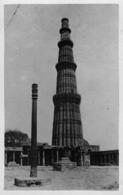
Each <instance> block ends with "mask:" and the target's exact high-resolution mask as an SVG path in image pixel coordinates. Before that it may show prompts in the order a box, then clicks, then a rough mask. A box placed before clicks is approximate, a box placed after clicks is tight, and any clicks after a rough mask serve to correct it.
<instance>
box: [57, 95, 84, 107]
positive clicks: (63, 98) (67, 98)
mask: <svg viewBox="0 0 123 195" xmlns="http://www.w3.org/2000/svg"><path fill="white" fill-rule="evenodd" d="M66 102H69V103H76V104H80V102H81V96H80V95H79V94H74V93H63V94H56V95H54V96H53V103H54V105H57V104H61V103H66Z"/></svg>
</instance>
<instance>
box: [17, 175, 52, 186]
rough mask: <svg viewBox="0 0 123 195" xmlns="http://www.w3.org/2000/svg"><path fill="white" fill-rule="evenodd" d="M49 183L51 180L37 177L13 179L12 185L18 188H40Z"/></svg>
mask: <svg viewBox="0 0 123 195" xmlns="http://www.w3.org/2000/svg"><path fill="white" fill-rule="evenodd" d="M50 182H51V178H38V177H27V178H23V177H22V178H21V177H20V178H15V181H14V184H15V185H16V186H19V187H30V186H42V185H45V184H47V183H50Z"/></svg>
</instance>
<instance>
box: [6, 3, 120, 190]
mask: <svg viewBox="0 0 123 195" xmlns="http://www.w3.org/2000/svg"><path fill="white" fill-rule="evenodd" d="M118 14H119V7H118V4H28V5H27V4H6V5H4V99H5V131H4V189H5V190H92V191H93V190H102V191H114V190H115V191H116V190H119V124H118V122H119V75H118V71H119V70H118V41H119V40H118V30H119V21H118Z"/></svg>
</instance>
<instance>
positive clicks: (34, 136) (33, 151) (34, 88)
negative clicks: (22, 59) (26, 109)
mask: <svg viewBox="0 0 123 195" xmlns="http://www.w3.org/2000/svg"><path fill="white" fill-rule="evenodd" d="M37 98H38V85H37V84H33V85H32V127H31V169H30V177H37Z"/></svg>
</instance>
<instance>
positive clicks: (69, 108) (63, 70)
mask: <svg viewBox="0 0 123 195" xmlns="http://www.w3.org/2000/svg"><path fill="white" fill-rule="evenodd" d="M61 22H62V24H61V29H60V31H59V32H60V34H61V40H60V41H59V42H58V47H59V56H58V63H57V64H56V70H57V87H56V94H55V95H54V96H53V102H54V121H53V135H52V145H55V146H64V147H76V146H79V145H82V143H83V130H82V122H81V114H80V102H81V96H80V95H79V94H78V93H77V84H76V76H75V71H76V67H77V66H76V64H75V62H74V57H73V50H72V48H73V42H72V40H71V39H70V33H71V29H70V28H69V20H68V19H67V18H63V19H62V20H61Z"/></svg>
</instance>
